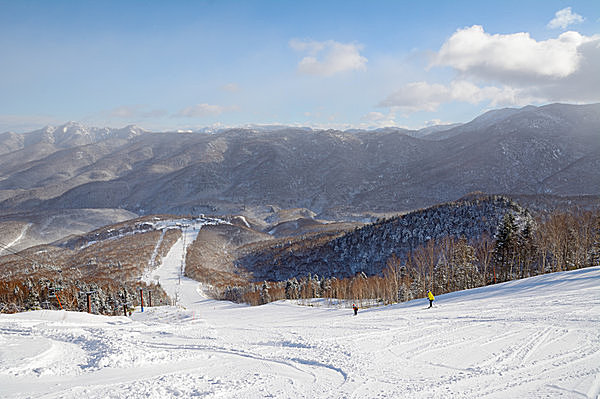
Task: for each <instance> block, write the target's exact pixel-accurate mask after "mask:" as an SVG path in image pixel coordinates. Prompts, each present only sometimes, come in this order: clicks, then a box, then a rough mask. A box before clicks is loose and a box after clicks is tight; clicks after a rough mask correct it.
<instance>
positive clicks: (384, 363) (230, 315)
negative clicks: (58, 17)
mask: <svg viewBox="0 0 600 399" xmlns="http://www.w3.org/2000/svg"><path fill="white" fill-rule="evenodd" d="M194 234H197V230H194V227H193V226H189V227H186V228H184V235H183V237H182V239H181V241H180V242H178V243H176V244H175V245H174V246H173V249H172V250H171V252H169V254H167V256H166V257H165V258H164V259H163V262H162V265H161V266H160V267H159V268H158V269H157V270H154V271H153V276H159V279H160V281H161V284H162V285H163V286H164V287H165V289H166V290H167V292H169V293H170V294H171V295H174V294H175V293H177V296H178V303H179V304H180V306H173V307H155V308H145V311H144V312H143V313H141V312H136V313H134V314H133V316H132V317H131V318H127V317H107V316H98V315H89V314H85V313H75V312H64V311H36V312H28V313H21V314H15V315H0V398H29V397H31V398H161V399H164V398H170V397H182V398H188V397H207V398H264V397H277V398H540V397H544V398H546V397H550V398H555V397H564V398H598V397H599V395H600V267H594V268H588V269H582V270H576V271H570V272H562V273H555V274H548V275H543V276H539V277H535V278H530V279H524V280H520V281H513V282H509V283H505V284H498V285H495V286H489V287H482V288H478V289H473V290H469V291H463V292H458V293H453V294H447V295H440V296H438V297H437V298H436V301H435V304H436V306H435V307H434V308H433V309H426V307H427V306H428V301H426V300H425V299H421V300H415V301H411V302H407V303H403V304H398V305H394V306H386V307H381V308H373V309H366V310H360V311H359V314H358V316H356V317H355V316H353V315H352V310H351V309H342V308H332V307H327V306H325V305H326V301H322V302H321V304H323V306H314V307H310V306H298V305H297V304H295V303H293V302H290V301H280V302H275V303H271V304H268V305H264V306H259V307H249V306H244V305H236V304H232V303H229V302H218V301H214V300H210V299H207V298H205V297H204V296H203V295H202V293H201V290H200V287H199V285H198V283H197V282H195V281H193V280H190V279H181V280H179V276H178V275H177V273H178V272H179V273H180V271H181V261H182V256H183V254H182V251H183V250H184V248H185V245H184V240H186V241H185V242H186V243H189V242H191V241H188V240H190V239H192V238H193V237H195V236H194ZM184 237H185V238H184ZM186 245H187V244H186ZM180 281H181V283H180Z"/></svg>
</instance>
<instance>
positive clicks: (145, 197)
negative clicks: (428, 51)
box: [0, 104, 600, 219]
mask: <svg viewBox="0 0 600 399" xmlns="http://www.w3.org/2000/svg"><path fill="white" fill-rule="evenodd" d="M409 133H410V132H405V131H402V130H398V129H391V130H390V129H387V130H386V129H383V130H379V131H377V130H376V131H352V132H350V131H349V132H342V131H335V130H307V129H301V128H285V127H276V128H273V129H271V130H269V129H267V128H264V129H256V128H255V129H228V130H223V131H219V132H215V133H212V134H200V133H150V132H142V131H141V130H140V129H138V128H124V129H121V130H115V131H111V132H107V131H106V130H102V129H96V130H94V129H92V128H84V127H81V126H79V125H76V124H69V125H65V126H64V127H62V128H60V129H54V130H53V129H49V128H47V129H42V130H41V131H37V132H32V133H28V134H24V135H15V134H8V133H6V134H3V135H0V205H1V206H2V208H3V209H10V210H12V211H17V210H31V209H37V210H39V209H43V210H50V209H53V210H56V209H68V208H120V209H126V210H128V211H131V212H134V213H137V214H153V213H175V214H185V213H192V214H198V213H205V214H235V213H242V211H243V210H244V209H250V208H255V209H258V208H260V207H263V206H266V205H270V206H275V207H278V208H283V209H287V208H307V209H309V210H310V211H312V212H315V213H317V214H319V215H320V216H322V217H329V216H334V217H333V219H338V217H339V216H347V215H350V214H352V213H365V212H380V213H383V212H400V211H408V210H413V209H418V208H422V207H426V206H430V205H434V204H437V203H441V202H446V201H451V200H455V199H457V198H460V197H462V196H464V195H466V194H467V193H470V192H473V191H482V192H486V193H497V194H508V195H510V194H525V195H540V194H553V195H562V196H566V195H570V196H577V195H600V191H599V190H600V189H599V188H598V187H600V174H598V173H597V171H598V170H600V139H599V137H600V105H599V104H592V105H564V104H553V105H548V106H543V107H525V108H522V109H518V110H515V109H509V110H497V111H491V112H490V113H488V114H485V115H483V116H481V117H479V118H476V119H475V120H473V121H471V122H469V123H466V124H463V125H460V126H455V127H451V128H450V129H448V130H442V131H435V132H432V133H430V134H428V135H426V136H424V137H420V138H417V137H411V135H413V133H414V132H413V133H410V134H409ZM436 135H437V136H436ZM17 136H18V137H17Z"/></svg>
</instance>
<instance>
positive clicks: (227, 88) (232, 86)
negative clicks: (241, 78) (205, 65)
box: [221, 83, 240, 93]
mask: <svg viewBox="0 0 600 399" xmlns="http://www.w3.org/2000/svg"><path fill="white" fill-rule="evenodd" d="M221 88H222V89H223V90H225V91H228V92H230V93H236V92H238V91H240V86H238V85H237V84H236V83H227V84H226V85H224V86H223V87H221Z"/></svg>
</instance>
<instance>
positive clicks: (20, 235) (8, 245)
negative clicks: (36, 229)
mask: <svg viewBox="0 0 600 399" xmlns="http://www.w3.org/2000/svg"><path fill="white" fill-rule="evenodd" d="M31 225H32V223H27V224H26V225H25V226H23V229H22V230H21V234H19V236H18V237H17V238H15V239H14V240H13V241H11V242H9V243H8V244H6V247H4V248H0V255H2V253H3V252H4V251H8V250H10V249H11V248H12V247H14V246H15V245H17V243H18V242H19V241H21V239H22V238H23V237H24V236H25V233H26V232H27V230H29V228H30V227H31Z"/></svg>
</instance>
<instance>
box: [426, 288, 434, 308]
mask: <svg viewBox="0 0 600 399" xmlns="http://www.w3.org/2000/svg"><path fill="white" fill-rule="evenodd" d="M427 299H429V307H432V306H433V300H434V299H435V297H434V296H433V294H432V293H431V291H427Z"/></svg>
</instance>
